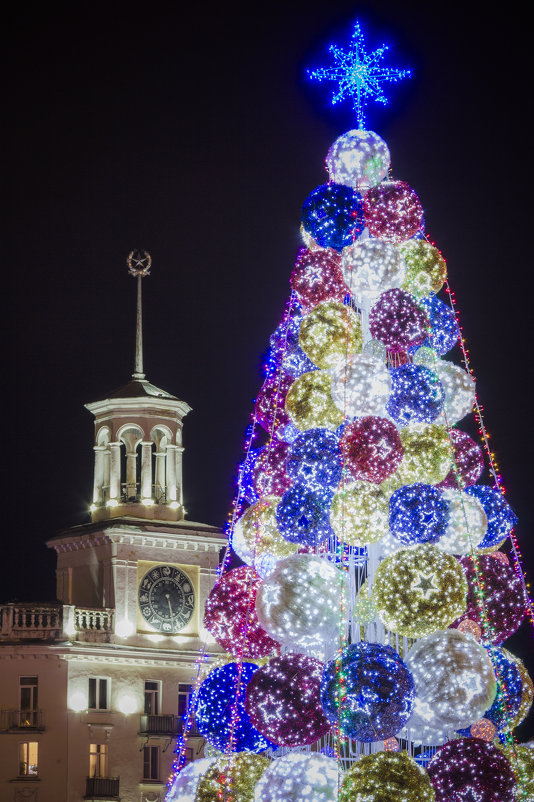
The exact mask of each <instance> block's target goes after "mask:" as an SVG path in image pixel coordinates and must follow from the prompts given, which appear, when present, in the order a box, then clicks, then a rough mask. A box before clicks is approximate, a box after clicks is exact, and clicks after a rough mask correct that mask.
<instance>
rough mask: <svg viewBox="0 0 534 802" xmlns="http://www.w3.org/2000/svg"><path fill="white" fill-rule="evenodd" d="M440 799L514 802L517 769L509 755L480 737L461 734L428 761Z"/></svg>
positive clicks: (448, 801)
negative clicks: (515, 771)
mask: <svg viewBox="0 0 534 802" xmlns="http://www.w3.org/2000/svg"><path fill="white" fill-rule="evenodd" d="M427 770H428V774H429V775H430V779H431V781H432V785H433V786H434V789H435V791H436V802H452V801H453V800H461V802H463V800H476V802H514V785H515V780H514V773H513V771H512V767H511V765H510V762H509V761H508V759H507V758H506V756H505V755H504V754H503V753H502V752H501V751H500V750H499V749H497V748H496V747H495V746H493V744H490V743H487V742H486V741H483V740H481V739H480V738H459V739H458V740H454V741H449V743H446V744H445V745H444V746H442V747H441V749H438V751H437V752H436V754H435V755H434V757H433V758H432V760H431V761H430V763H429V765H428V769H427Z"/></svg>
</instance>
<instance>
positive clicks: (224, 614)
mask: <svg viewBox="0 0 534 802" xmlns="http://www.w3.org/2000/svg"><path fill="white" fill-rule="evenodd" d="M260 581H261V580H260V577H259V576H258V575H257V574H256V572H255V571H254V569H253V568H250V567H249V566H248V565H242V566H240V567H239V568H233V569H232V570H231V571H228V572H227V573H226V574H224V575H223V576H222V577H221V579H220V580H219V582H218V583H217V584H216V585H215V587H214V588H213V590H212V591H211V593H210V595H209V596H208V598H207V600H206V607H205V611H204V626H205V627H206V629H207V630H208V632H211V634H212V635H213V637H214V638H215V640H216V641H217V643H218V644H219V645H220V646H222V648H223V649H224V650H225V651H226V652H229V653H230V654H232V655H234V656H235V657H238V656H239V655H240V654H241V655H246V656H247V657H265V656H266V655H268V654H272V653H273V652H274V651H276V650H277V648H278V647H279V644H278V643H277V641H275V640H273V639H272V638H271V637H270V636H269V635H267V633H266V632H265V631H264V630H263V629H262V628H261V627H260V625H259V622H258V618H257V615H256V591H257V589H258V585H259V584H260Z"/></svg>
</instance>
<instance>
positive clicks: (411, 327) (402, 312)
mask: <svg viewBox="0 0 534 802" xmlns="http://www.w3.org/2000/svg"><path fill="white" fill-rule="evenodd" d="M428 328H429V322H428V318H427V316H426V314H425V313H424V312H423V310H422V309H421V307H419V306H418V305H417V304H416V302H415V300H414V298H413V297H412V296H411V295H410V294H409V293H408V292H405V291H404V290H399V289H392V290H386V291H385V292H383V293H381V295H380V296H379V298H378V300H377V301H376V303H375V304H374V306H373V307H372V309H371V311H370V312H369V329H370V331H371V336H372V337H373V338H374V339H375V340H380V342H383V343H384V345H385V346H386V348H387V350H388V351H391V352H393V353H398V352H406V351H408V349H409V348H412V347H413V346H415V345H422V344H423V342H424V341H425V340H426V338H427V334H428Z"/></svg>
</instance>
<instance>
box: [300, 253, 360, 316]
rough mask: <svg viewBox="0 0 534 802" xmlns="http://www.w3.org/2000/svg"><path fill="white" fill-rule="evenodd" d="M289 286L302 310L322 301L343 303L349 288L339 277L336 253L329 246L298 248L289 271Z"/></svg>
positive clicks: (338, 258)
mask: <svg viewBox="0 0 534 802" xmlns="http://www.w3.org/2000/svg"><path fill="white" fill-rule="evenodd" d="M291 288H292V289H293V291H294V293H295V295H296V296H297V299H298V301H299V303H300V304H301V305H302V308H303V311H304V312H307V311H309V310H310V309H313V307H314V306H317V304H320V303H323V301H338V302H339V303H343V300H344V298H345V296H346V295H347V293H348V291H349V290H348V287H347V285H346V284H345V280H344V278H343V271H342V270H341V256H340V254H339V253H338V252H337V251H334V250H331V249H325V250H316V251H310V250H307V249H305V248H302V249H301V250H300V251H299V254H298V256H297V261H296V263H295V267H294V269H293V273H292V274H291Z"/></svg>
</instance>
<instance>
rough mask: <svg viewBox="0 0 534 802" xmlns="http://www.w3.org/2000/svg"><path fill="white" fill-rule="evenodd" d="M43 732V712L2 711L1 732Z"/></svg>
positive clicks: (0, 714) (0, 716) (0, 718)
mask: <svg viewBox="0 0 534 802" xmlns="http://www.w3.org/2000/svg"><path fill="white" fill-rule="evenodd" d="M27 730H33V731H34V732H43V730H44V724H43V711H42V710H0V732H21V731H23V732H26V731H27Z"/></svg>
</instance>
